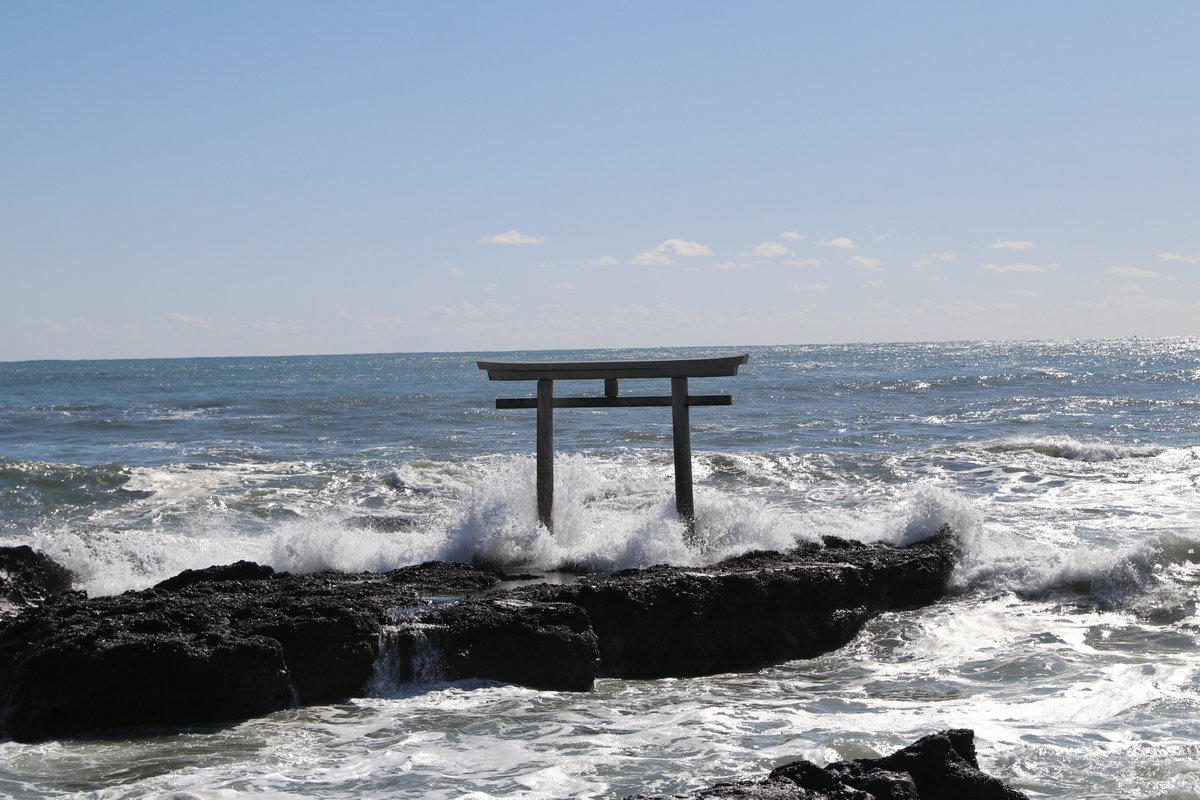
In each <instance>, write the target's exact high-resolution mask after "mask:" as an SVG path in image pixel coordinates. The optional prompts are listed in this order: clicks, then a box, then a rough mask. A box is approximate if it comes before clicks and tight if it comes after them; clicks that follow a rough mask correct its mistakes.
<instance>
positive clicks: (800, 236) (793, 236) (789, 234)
mask: <svg viewBox="0 0 1200 800" xmlns="http://www.w3.org/2000/svg"><path fill="white" fill-rule="evenodd" d="M779 238H780V239H787V240H788V241H789V242H803V241H804V240H805V239H807V238H808V234H807V233H800V232H799V231H784V232H783V233H781V234H779Z"/></svg>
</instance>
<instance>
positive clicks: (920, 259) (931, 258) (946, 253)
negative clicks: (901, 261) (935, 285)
mask: <svg viewBox="0 0 1200 800" xmlns="http://www.w3.org/2000/svg"><path fill="white" fill-rule="evenodd" d="M955 258H957V256H955V255H954V251H953V250H943V251H942V252H940V253H922V254H921V255H919V256H917V260H916V261H914V262H913V266H914V267H916V268H917V269H929V268H930V267H932V266H933V265H934V264H938V263H943V264H944V263H946V262H948V261H953V260H954V259H955Z"/></svg>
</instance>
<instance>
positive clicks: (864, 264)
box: [850, 256, 883, 272]
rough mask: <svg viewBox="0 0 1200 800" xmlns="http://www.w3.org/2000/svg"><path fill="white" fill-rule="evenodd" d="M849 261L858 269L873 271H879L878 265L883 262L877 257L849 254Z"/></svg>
mask: <svg viewBox="0 0 1200 800" xmlns="http://www.w3.org/2000/svg"><path fill="white" fill-rule="evenodd" d="M850 263H851V264H853V265H854V266H856V267H858V268H860V269H869V270H871V271H873V272H879V271H881V270H880V269H879V265H880V264H882V263H883V262H882V261H880V260H879V259H878V258H868V257H867V256H850Z"/></svg>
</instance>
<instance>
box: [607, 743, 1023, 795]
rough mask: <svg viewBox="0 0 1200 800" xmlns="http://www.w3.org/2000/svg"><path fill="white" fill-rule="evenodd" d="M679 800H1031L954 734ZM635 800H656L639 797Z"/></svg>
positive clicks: (777, 772) (784, 770)
mask: <svg viewBox="0 0 1200 800" xmlns="http://www.w3.org/2000/svg"><path fill="white" fill-rule="evenodd" d="M671 798H674V799H675V800H716V798H745V800H1028V797H1027V796H1026V795H1025V794H1024V793H1022V792H1020V791H1018V790H1016V789H1014V788H1012V787H1011V786H1008V785H1006V784H1005V783H1004V782H1003V781H1001V780H1000V779H999V778H996V777H994V776H992V775H988V774H987V773H985V772H982V771H980V769H979V764H978V762H977V761H976V760H975V734H974V732H973V731H970V730H966V729H957V730H948V731H942V732H940V733H935V734H931V735H929V736H926V737H924V738H922V739H919V740H917V741H916V742H914V743H913V744H911V745H909V746H908V747H905V748H903V749H901V750H897V751H896V752H895V753H893V754H892V755H890V756H887V757H885V758H861V759H855V760H853V761H839V762H836V763H834V764H830V765H829V766H827V767H819V766H817V765H816V764H813V763H812V762H810V761H795V762H792V763H790V764H785V765H783V766H781V767H776V768H775V769H774V770H772V771H771V774H770V775H769V776H767V779H766V780H762V781H743V782H740V783H726V784H718V785H716V786H713V787H712V788H709V789H701V790H699V791H696V792H691V793H687V794H676V795H671ZM630 800H650V798H647V797H646V796H645V795H637V796H636V798H631V799H630Z"/></svg>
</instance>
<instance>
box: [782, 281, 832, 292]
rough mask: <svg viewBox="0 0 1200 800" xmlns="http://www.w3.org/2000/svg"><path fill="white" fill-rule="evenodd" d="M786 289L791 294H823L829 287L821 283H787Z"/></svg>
mask: <svg viewBox="0 0 1200 800" xmlns="http://www.w3.org/2000/svg"><path fill="white" fill-rule="evenodd" d="M787 288H789V289H791V290H792V291H793V292H823V291H825V290H826V289H828V288H829V287H828V286H826V285H825V284H823V283H789V284H788V285H787Z"/></svg>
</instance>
